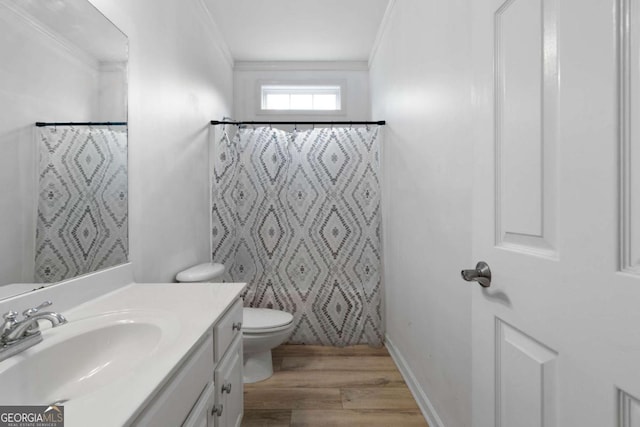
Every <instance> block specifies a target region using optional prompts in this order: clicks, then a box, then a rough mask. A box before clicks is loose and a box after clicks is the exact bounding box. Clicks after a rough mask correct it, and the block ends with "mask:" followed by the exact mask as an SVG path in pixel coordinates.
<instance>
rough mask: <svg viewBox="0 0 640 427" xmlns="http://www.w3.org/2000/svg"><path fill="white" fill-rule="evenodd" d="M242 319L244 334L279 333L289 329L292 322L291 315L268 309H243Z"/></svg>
mask: <svg viewBox="0 0 640 427" xmlns="http://www.w3.org/2000/svg"><path fill="white" fill-rule="evenodd" d="M242 317H243V319H242V332H243V333H244V334H265V333H270V332H279V331H282V330H285V329H287V328H289V327H290V326H291V324H292V322H293V315H292V314H291V313H287V312H286V311H280V310H273V309H270V308H253V307H245V308H244V309H243V312H242Z"/></svg>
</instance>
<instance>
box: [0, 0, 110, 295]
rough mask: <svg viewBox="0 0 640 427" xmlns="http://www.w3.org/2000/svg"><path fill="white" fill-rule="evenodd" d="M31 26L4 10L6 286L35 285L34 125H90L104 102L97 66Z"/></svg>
mask: <svg viewBox="0 0 640 427" xmlns="http://www.w3.org/2000/svg"><path fill="white" fill-rule="evenodd" d="M31 19H32V18H29V17H28V15H27V14H25V13H24V12H20V9H12V8H8V7H7V6H6V5H5V4H0V28H2V37H0V57H2V58H5V60H3V61H2V66H1V69H0V98H1V101H2V102H1V104H0V105H1V106H2V107H1V110H0V152H1V153H2V155H0V195H1V197H0V223H1V224H2V226H1V227H0V230H1V232H0V285H2V284H7V283H16V282H33V280H34V277H33V265H34V257H35V230H36V221H35V215H36V202H37V195H36V190H37V172H36V166H37V158H36V155H37V150H36V147H37V145H36V139H35V136H34V135H35V128H34V123H35V122H36V121H43V122H47V121H86V120H89V119H90V118H91V117H92V112H93V111H94V110H95V109H96V103H97V98H96V96H95V94H96V92H97V85H98V77H99V76H98V69H97V63H93V62H92V61H91V58H87V57H86V56H84V55H81V56H76V55H75V54H74V51H73V50H70V49H69V48H68V44H66V42H64V41H63V40H61V39H59V38H55V37H54V36H53V34H52V33H47V32H44V31H41V30H37V29H35V28H34V26H33V25H32V24H31ZM76 53H77V52H76ZM43 70H46V72H43Z"/></svg>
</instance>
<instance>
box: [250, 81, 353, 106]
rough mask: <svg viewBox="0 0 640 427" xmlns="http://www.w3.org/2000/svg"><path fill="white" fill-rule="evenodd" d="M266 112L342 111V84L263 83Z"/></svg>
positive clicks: (263, 104)
mask: <svg viewBox="0 0 640 427" xmlns="http://www.w3.org/2000/svg"><path fill="white" fill-rule="evenodd" d="M260 92H261V93H260V95H261V107H260V109H261V110H262V111H264V112H269V111H288V112H296V111H298V112H300V111H301V112H334V113H335V112H340V111H342V99H341V92H342V86H341V85H275V84H270V85H261V86H260Z"/></svg>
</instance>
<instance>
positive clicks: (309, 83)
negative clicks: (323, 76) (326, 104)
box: [256, 80, 347, 116]
mask: <svg viewBox="0 0 640 427" xmlns="http://www.w3.org/2000/svg"><path fill="white" fill-rule="evenodd" d="M278 86H280V87H282V90H283V91H286V89H287V88H291V89H292V90H291V91H290V92H289V93H295V89H294V88H296V87H298V88H299V89H300V92H301V93H302V92H304V90H305V89H310V88H314V87H317V88H322V87H325V88H327V89H328V88H333V89H335V88H337V89H338V93H337V95H338V102H339V104H340V109H338V110H268V109H264V108H263V103H264V101H265V99H264V98H265V93H264V92H263V88H265V87H266V88H269V87H272V88H275V87H278ZM346 88H347V83H346V81H344V80H259V81H257V84H256V104H257V105H256V114H259V115H281V116H289V115H305V116H340V115H345V114H346V111H347V110H346V101H347V99H346V98H347V97H346V93H347V92H346ZM309 92H311V93H313V92H312V91H307V92H305V93H309ZM319 92H321V90H319ZM330 93H333V92H330Z"/></svg>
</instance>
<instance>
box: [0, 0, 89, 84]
mask: <svg viewBox="0 0 640 427" xmlns="http://www.w3.org/2000/svg"><path fill="white" fill-rule="evenodd" d="M0 5H2V6H4V7H6V8H7V9H8V10H9V11H10V12H12V13H13V14H14V15H15V16H16V18H18V19H20V20H22V21H23V22H24V23H25V24H27V25H29V26H30V27H32V28H33V29H34V30H36V31H38V32H39V33H40V34H42V35H44V36H45V37H46V38H47V39H49V40H52V41H53V42H55V43H56V44H57V45H58V46H59V47H60V48H62V50H63V51H65V52H66V53H68V54H69V55H70V57H71V58H73V59H75V60H76V61H78V62H79V63H80V64H82V65H84V66H86V67H89V68H90V69H91V70H94V71H97V70H98V68H99V62H98V60H97V59H96V58H95V57H94V56H92V55H90V54H89V53H87V52H86V51H84V50H83V49H81V48H80V47H78V45H76V44H75V43H73V42H72V41H71V40H69V39H68V38H66V37H64V36H62V35H61V34H60V33H58V32H56V31H53V30H52V29H51V28H49V27H48V26H46V25H45V24H43V23H42V22H40V21H39V20H37V19H36V18H34V17H33V16H32V15H31V14H30V13H28V12H27V11H25V10H24V9H22V8H21V7H20V6H19V5H18V4H17V2H13V1H9V0H0Z"/></svg>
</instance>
